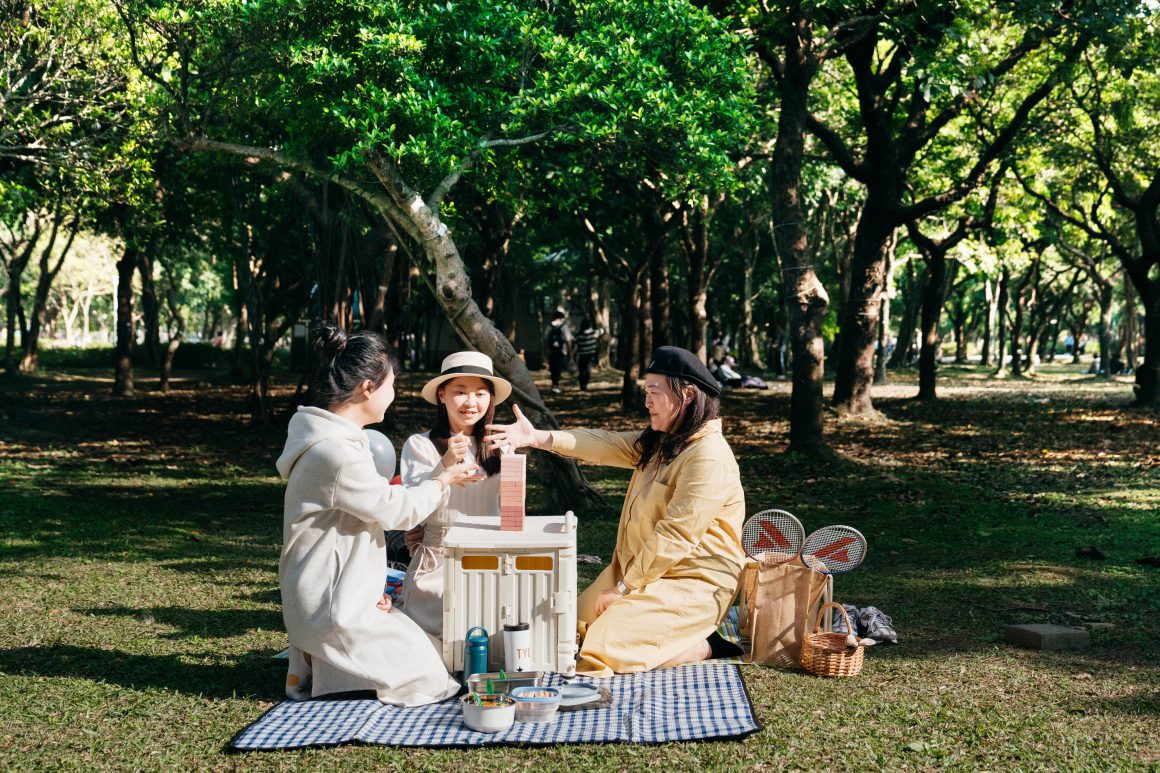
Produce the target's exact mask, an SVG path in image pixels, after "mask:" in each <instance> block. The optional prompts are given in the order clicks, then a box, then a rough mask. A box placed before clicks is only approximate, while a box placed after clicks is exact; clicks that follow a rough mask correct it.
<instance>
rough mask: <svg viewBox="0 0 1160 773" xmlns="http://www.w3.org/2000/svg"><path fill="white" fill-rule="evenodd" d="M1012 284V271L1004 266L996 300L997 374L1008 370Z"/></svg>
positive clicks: (1002, 373) (1000, 374)
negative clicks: (1008, 334) (1009, 304)
mask: <svg viewBox="0 0 1160 773" xmlns="http://www.w3.org/2000/svg"><path fill="white" fill-rule="evenodd" d="M1010 286H1011V272H1010V271H1008V270H1007V267H1006V266H1004V267H1003V272H1002V273H1001V274H1000V275H999V297H998V299H997V300H996V301H995V307H996V309H998V312H999V318H998V321H997V323H996V325H995V349H996V352H995V353H996V354H997V355H998V357H997V360H996V361H997V363H998V367H997V369H996V370H995V375H996V376H1002V375H1004V374H1005V373H1006V372H1007V358H1006V352H1005V348H1006V344H1007V299H1008V295H1010V289H1009V288H1010Z"/></svg>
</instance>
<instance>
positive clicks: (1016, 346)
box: [1011, 271, 1030, 378]
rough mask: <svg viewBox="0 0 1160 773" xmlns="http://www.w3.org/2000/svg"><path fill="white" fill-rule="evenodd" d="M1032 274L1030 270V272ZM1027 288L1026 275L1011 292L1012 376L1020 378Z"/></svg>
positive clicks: (1021, 373)
mask: <svg viewBox="0 0 1160 773" xmlns="http://www.w3.org/2000/svg"><path fill="white" fill-rule="evenodd" d="M1028 276H1030V271H1029V272H1028ZM1026 289H1027V279H1026V277H1025V278H1024V279H1023V280H1022V281H1020V282H1019V284H1018V285H1017V286H1016V287H1015V292H1013V293H1011V302H1012V303H1011V305H1012V306H1013V308H1014V312H1015V313H1014V315H1013V317H1012V320H1011V376H1012V377H1013V378H1019V377H1020V376H1022V375H1023V342H1022V337H1023V312H1024V311H1025V308H1026V307H1025V305H1024V304H1025V302H1026V299H1025V297H1024V292H1025V291H1026Z"/></svg>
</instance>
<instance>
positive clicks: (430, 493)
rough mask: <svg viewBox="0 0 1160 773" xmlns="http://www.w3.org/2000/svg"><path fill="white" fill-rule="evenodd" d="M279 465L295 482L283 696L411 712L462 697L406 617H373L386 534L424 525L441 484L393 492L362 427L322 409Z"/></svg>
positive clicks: (284, 571)
mask: <svg viewBox="0 0 1160 773" xmlns="http://www.w3.org/2000/svg"><path fill="white" fill-rule="evenodd" d="M277 466H278V472H279V473H281V475H282V477H283V478H285V479H286V498H285V515H284V521H283V527H282V557H281V560H280V562H279V565H278V576H279V580H280V585H281V589H282V617H283V619H284V620H285V623H286V633H287V634H288V635H289V638H290V663H289V669H288V670H289V673H288V674H287V681H286V694H287V695H288V696H289V697H291V698H294V699H299V700H301V699H307V698H312V697H317V696H319V695H326V694H331V693H337V692H346V691H350V690H374V691H375V693H376V695H377V696H378V698H379V700H381V701H383V702H384V703H392V704H396V705H402V706H416V705H421V704H425V703H434V702H437V701H441V700H444V699H445V698H449V697H451V696H453V695H455V693H456V692H458V689H459V685H458V683H456V681H455V680H454V679H452V678H451V677H450V676H449V675H448V673H447V669H446V668H445V667H444V665H443V658H442V654H441V652H440V651H439V649H437V648H436V645H435V643H434V642H432V641H431V639H430V637H428V635H427V634H426V633H424V632H423V630H422V629H421V628H420V627H419V626H417V625H415V623H414V622H413V621H412V620H411V619H410V618H409V617H407V616H406V615H404V614H402V613H401V612H397V611H395V610H392V611H391V612H389V613H388V612H383V611H382V610H380V609H378V608H377V607H376V604H377V603H378V602H379V601H380V600H381V599H382V596H383V579H384V578H385V577H386V574H387V556H386V541H385V538H384V535H383V530H384V529H409V528H411V527H412V526H415V525H417V524H419V523H421V522H422V521H423V520H424V519H425V518H426V517H427V516H428V515H429V514H430V513H431V512H432V511H434V510H435V509H436V507H438V506H439V505H440V503H441V502H442V501H443V496H444V493H445V492H443V491H441V486H440V484H439V483H438V482H436V481H429V482H426V483H422V484H420V485H418V486H414V487H411V488H405V487H403V486H391V485H389V484H388V481H387V480H386V479H385V478H383V477H381V476H380V475H379V474H378V472H377V471H376V470H375V464H374V459H373V458H372V457H371V452H370V447H369V444H368V442H367V436H366V433H364V432H363V430H362V428H361V427H359V426H358V425H357V424H355V423H354V422H352V421H349V420H347V419H344V418H343V417H341V416H338V415H336V414H333V413H331V412H329V411H326V410H323V409H321V408H299V409H298V412H297V413H296V414H295V415H294V417H293V418H292V419H291V420H290V426H289V429H288V432H287V437H286V447H285V449H284V450H283V451H282V455H281V456H280V457H279V458H278V463H277Z"/></svg>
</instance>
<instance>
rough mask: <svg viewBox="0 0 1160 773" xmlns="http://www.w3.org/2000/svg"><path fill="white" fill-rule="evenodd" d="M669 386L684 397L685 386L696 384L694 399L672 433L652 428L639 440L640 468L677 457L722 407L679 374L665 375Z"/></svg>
mask: <svg viewBox="0 0 1160 773" xmlns="http://www.w3.org/2000/svg"><path fill="white" fill-rule="evenodd" d="M665 382H666V383H667V384H668V387H669V389H671V390H673V392H675V393H676V394H677V396H678V397H683V395H684V394H685V387H687V386H691V387H693V399H692V401H691V402H690V403H689V404H688V405H685V406H684V407H683V408H682V409H681V412H680V413H679V414H678V415H677V416H676V418H674V419H673V427H672V428H671V429H670V430H669V431H668V432H658V431H657V430H655V429H653V428H652V427H648V428H646V429H645V431H644V432H642V433H640V437H638V438H637V439H636V451H637V452H638V453H639V454H640V457H639V458H638V460H637V462H636V467H637V469H638V470H643V469H645V468H646V467H648V466H649V464H651V463H652V462H653V461H656V463H657V464H669V463H670V462H672V461H673V460H674V459H676V458H677V454H679V453H681V451H684V450H685V447H686V446H688V445H689V441H690V440H691V439H692V437H693V435H695V434H697V430H699V429H701V427H703V426H704V425H705V422H707V421H712V420H713V419H715V418H717V416H718V413H719V411H720V409H721V401H720V400H718V399H717V398H716V397H714V396H713V395H711V394H709V393H708V392H706V391H704V390H702V389H701V388H700V387H699V386H697V385H696V384H695V383H693V382H692V381H687V380H685V379H683V378H677V377H676V376H665Z"/></svg>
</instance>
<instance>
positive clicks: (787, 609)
mask: <svg viewBox="0 0 1160 773" xmlns="http://www.w3.org/2000/svg"><path fill="white" fill-rule="evenodd" d="M827 579H828V578H827V577H826V575H824V574H820V573H818V572H815V571H813V570H812V569H810V568H808V567H806V566H803V565H802V564H801V563H800V562H798V561H789V562H787V563H784V564H776V565H774V566H763V565H761V564H760V563H758V562H757V561H753V560H752V559H751V560H748V561H746V562H745V568H744V570H743V571H742V574H741V603H740V612H739V618H738V623H739V624H740V627H741V634H742V635H743V636H747V637H748V638H749V642H750V648H751V649H750V653H749V662H750V663H766V664H768V665H774V666H796V665H797V664H798V663H799V662H800V660H801V653H802V641H803V640H804V639H805V637H806V634H807V633H809V628H810V625H811V624H812V622H813V619H812V618H813V614H814V612H815V611H816V610H817V608H818V603H819V602H820V601H821V598H822V594H823V593H824V592H825V590H826V580H827Z"/></svg>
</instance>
